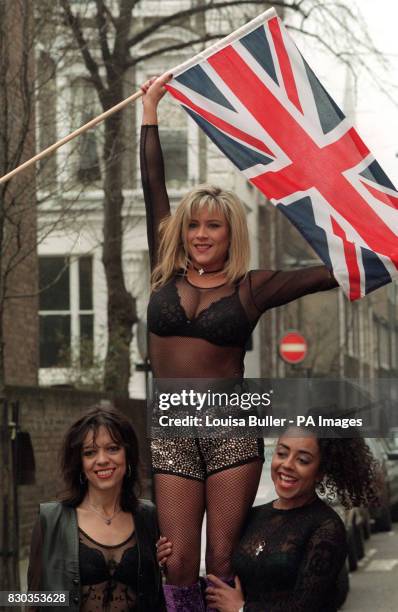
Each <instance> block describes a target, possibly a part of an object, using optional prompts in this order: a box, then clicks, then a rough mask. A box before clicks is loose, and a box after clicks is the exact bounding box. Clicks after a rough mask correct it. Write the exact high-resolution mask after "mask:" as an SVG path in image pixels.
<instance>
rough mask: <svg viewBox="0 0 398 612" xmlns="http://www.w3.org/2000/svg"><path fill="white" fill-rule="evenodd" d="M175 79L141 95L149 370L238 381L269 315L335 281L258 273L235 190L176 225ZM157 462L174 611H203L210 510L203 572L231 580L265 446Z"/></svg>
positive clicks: (207, 443)
mask: <svg viewBox="0 0 398 612" xmlns="http://www.w3.org/2000/svg"><path fill="white" fill-rule="evenodd" d="M170 78H171V77H170V76H169V77H160V78H157V79H156V78H154V79H151V80H150V81H148V82H146V83H145V84H144V85H143V86H142V90H143V93H144V95H143V107H144V112H143V127H142V136H141V172H142V181H143V189H144V196H145V204H146V209H147V229H148V242H149V251H150V258H151V265H152V289H153V291H152V294H151V298H150V302H149V308H148V328H149V350H150V360H151V366H152V370H153V373H154V376H155V377H156V378H209V379H210V378H211V379H215V378H225V379H228V378H229V379H231V378H237V379H241V378H242V377H243V368H244V366H243V361H244V356H245V346H246V343H247V341H248V339H249V337H250V334H251V333H252V331H253V329H254V327H255V325H256V323H257V321H258V319H259V318H260V316H261V314H262V313H264V312H265V311H266V310H268V309H269V308H272V307H275V306H279V305H281V304H285V303H287V302H289V301H291V300H293V299H296V298H298V297H300V296H302V295H305V294H308V293H312V292H315V291H322V290H326V289H331V288H333V287H336V282H335V280H334V278H333V277H332V276H331V274H330V273H329V271H328V269H327V268H326V267H324V266H317V267H314V268H309V269H306V270H298V271H290V272H281V271H270V270H255V271H253V270H252V271H249V236H248V230H247V224H246V217H245V211H244V208H243V206H242V204H241V203H240V202H239V200H238V198H237V197H236V196H235V195H234V194H232V193H230V192H228V191H224V190H222V189H220V188H218V187H213V186H206V185H205V186H199V187H197V188H195V189H193V190H192V191H190V192H189V193H188V194H187V195H186V196H185V197H184V198H183V199H182V201H181V203H180V205H179V206H178V208H177V210H176V212H175V213H174V214H173V215H170V207H169V200H168V195H167V191H166V185H165V178H164V166H163V158H162V151H161V147H160V142H159V135H158V127H157V123H158V118H157V107H158V104H159V101H160V99H161V98H162V96H163V95H164V93H165V87H164V85H165V83H166V82H167V81H168V80H169V79H170ZM152 461H153V470H154V481H155V493H156V502H157V507H158V513H159V522H160V531H161V533H162V534H164V535H166V536H167V537H168V539H169V540H171V541H172V542H173V555H172V557H171V558H170V560H169V563H168V568H167V569H168V581H169V584H167V585H166V586H165V596H166V602H167V605H168V610H179V611H185V610H187V611H188V610H189V611H190V612H195V611H196V610H198V611H199V610H205V604H204V603H203V599H202V594H201V589H200V584H199V582H198V576H199V564H200V535H201V525H202V521H203V516H204V512H205V511H206V513H207V550H206V570H207V572H208V573H211V574H214V575H216V576H219V577H222V578H223V579H225V580H228V579H229V578H230V577H231V575H232V570H231V556H232V550H233V548H234V546H235V544H236V543H237V540H238V537H239V534H240V531H241V528H242V525H243V522H244V519H245V517H246V514H247V512H248V510H249V508H250V507H251V505H252V503H253V500H254V497H255V495H256V491H257V487H258V482H259V478H260V472H261V464H262V461H263V444H262V440H257V439H253V438H245V439H241V438H230V439H220V438H212V439H209V438H201V439H193V438H178V439H167V440H165V439H155V440H153V441H152Z"/></svg>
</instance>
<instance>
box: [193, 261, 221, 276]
mask: <svg viewBox="0 0 398 612" xmlns="http://www.w3.org/2000/svg"><path fill="white" fill-rule="evenodd" d="M191 265H192V267H193V269H194V270H196V272H197V273H198V274H199V276H202V274H218V273H219V272H222V271H223V270H224V268H220V269H219V270H209V271H208V272H206V270H205V269H204V268H197V267H196V266H195V265H194V264H191Z"/></svg>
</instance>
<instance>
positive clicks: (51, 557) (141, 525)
mask: <svg viewBox="0 0 398 612" xmlns="http://www.w3.org/2000/svg"><path fill="white" fill-rule="evenodd" d="M134 523H135V535H136V541H137V546H138V553H139V568H138V591H137V595H138V611H139V612H161V611H163V610H165V609H166V608H165V607H164V601H163V595H162V586H161V576H160V572H159V567H158V564H157V562H156V551H155V543H156V540H157V538H158V526H157V520H156V511H155V506H154V505H153V504H152V503H151V502H149V501H146V500H140V501H139V503H138V506H137V509H136V511H135V512H134ZM28 588H29V590H30V591H33V590H38V591H69V608H68V609H69V610H72V611H74V612H77V611H78V610H79V609H80V571H79V536H78V527H77V519H76V511H75V509H74V508H71V507H68V506H64V505H63V504H62V503H60V502H50V503H46V504H40V517H39V520H38V523H37V524H36V526H35V528H34V531H33V536H32V547H31V553H30V559H29V569H28ZM36 610H40V608H36ZM43 610H44V608H43ZM52 610H57V611H58V612H65V610H66V608H65V607H52Z"/></svg>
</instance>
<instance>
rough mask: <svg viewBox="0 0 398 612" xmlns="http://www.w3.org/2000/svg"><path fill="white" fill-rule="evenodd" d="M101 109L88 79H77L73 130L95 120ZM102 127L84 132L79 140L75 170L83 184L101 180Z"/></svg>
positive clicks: (73, 106) (72, 110) (72, 114)
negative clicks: (100, 151)
mask: <svg viewBox="0 0 398 612" xmlns="http://www.w3.org/2000/svg"><path fill="white" fill-rule="evenodd" d="M100 112H101V109H100V107H99V102H98V100H97V93H96V91H95V89H94V88H93V86H92V84H91V83H90V82H89V81H87V80H86V79H83V78H81V79H76V80H75V81H74V82H73V83H72V108H71V124H72V128H73V129H77V128H78V127H80V126H82V125H84V124H85V123H88V121H90V120H91V119H94V117H96V116H97V115H98V114H99V113H100ZM101 129H102V128H101V126H96V127H95V128H93V129H91V130H88V131H86V132H84V133H83V134H82V135H81V136H79V138H78V143H77V145H76V148H75V149H74V164H73V165H74V168H75V175H76V178H77V179H78V180H79V181H80V182H81V183H87V184H89V183H93V182H95V181H99V180H101V167H100V157H99V150H100V146H101V142H100V140H101V138H100V134H101Z"/></svg>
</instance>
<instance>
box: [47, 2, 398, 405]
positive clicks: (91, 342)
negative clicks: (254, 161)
mask: <svg viewBox="0 0 398 612" xmlns="http://www.w3.org/2000/svg"><path fill="white" fill-rule="evenodd" d="M85 4H86V5H87V7H88V8H87V9H86V10H87V11H88V12H87V13H84V15H82V16H84V18H85V19H86V21H89V20H90V19H91V18H92V17H93V14H92V13H90V10H94V8H92V9H90V8H89V5H90V3H85ZM71 5H72V6H73V5H75V8H76V7H77V5H78V3H71ZM116 5H117V2H113V3H112V2H110V3H109V6H110V7H116ZM200 5H201V2H200V1H184V0H168V1H162V2H158V1H157V0H146V1H141V2H139V3H137V4H136V6H135V8H134V20H133V26H132V32H131V36H135V35H137V33H140V32H142V31H143V30H145V28H148V26H150V24H151V23H153V22H154V21H155V20H156V19H158V18H159V16H164V18H165V19H167V17H168V16H170V15H171V14H174V13H175V12H176V11H180V12H181V11H184V10H186V9H189V8H192V7H193V8H197V7H199V6H200ZM265 5H266V3H264V7H261V8H266V6H265ZM76 10H77V9H76ZM255 10H256V12H259V10H260V9H259V7H257V8H256V9H255ZM236 11H237V9H236V8H235V9H234V11H232V12H231V13H229V14H227V15H226V14H224V13H222V14H221V12H209V13H200V12H194V13H193V15H192V16H191V17H190V18H189V19H188V21H187V20H185V21H183V22H182V21H181V23H179V22H178V20H173V22H172V23H171V24H170V25H168V26H167V27H160V28H158V29H156V30H155V31H154V32H153V33H151V34H150V35H148V36H145V37H143V39H142V41H141V42H139V43H138V44H137V46H136V47H135V49H134V53H135V57H136V58H138V59H139V60H140V61H137V62H136V63H134V65H132V66H131V70H130V71H129V73H128V78H127V79H126V82H125V92H126V96H127V95H128V94H129V93H131V91H133V90H135V89H137V88H138V87H139V84H140V83H142V82H143V81H145V80H146V79H147V78H148V77H149V76H152V75H153V74H161V73H163V72H165V71H166V70H171V69H172V67H173V66H175V65H178V64H180V63H181V62H183V61H184V60H186V59H187V58H189V57H190V56H192V45H189V44H188V43H189V41H190V40H192V35H193V34H195V35H196V36H197V37H198V36H199V37H200V36H201V35H202V36H204V35H205V34H206V33H208V34H210V35H212V34H215V33H216V32H217V33H218V32H220V31H222V32H224V33H229V32H230V31H231V29H233V27H236V25H241V23H242V19H243V18H244V19H245V20H248V18H250V15H249V13H247V14H245V15H244V16H243V14H242V15H241V14H237V13H236ZM65 36H66V35H65V33H64V32H62V29H60V28H58V29H57V30H56V32H55V33H54V32H53V33H52V35H51V37H50V38H51V43H52V44H51V45H49V44H46V41H44V42H43V44H42V47H41V49H40V50H39V58H40V65H41V67H42V75H43V76H42V78H43V82H44V88H43V92H44V94H43V96H42V98H41V100H40V101H39V125H40V126H41V127H40V129H39V140H40V146H41V147H43V146H45V145H47V144H49V141H53V140H56V138H59V137H61V136H63V135H66V134H67V133H69V132H70V131H71V130H72V129H74V128H76V127H78V126H79V125H81V124H83V123H84V122H85V121H87V120H88V119H90V118H91V117H93V116H95V115H96V114H98V113H99V112H100V110H101V109H100V106H99V103H98V100H97V97H96V92H95V91H94V89H93V87H92V85H91V83H90V82H89V80H88V79H87V73H86V71H85V67H84V65H83V64H82V61H81V58H80V56H79V55H78V53H77V50H73V49H72V51H71V52H70V53H64V55H62V51H64V49H65V45H64V42H65ZM54 40H55V41H56V44H54ZM47 42H48V41H47ZM184 44H187V45H188V46H187V47H186V49H184V48H183V47H184ZM179 47H181V48H179ZM158 49H164V52H163V53H162V54H161V55H158V54H157V50H158ZM93 53H94V56H95V57H97V56H98V57H99V50H98V49H96V48H95V46H94V47H93ZM96 54H97V55H96ZM140 58H141V59H140ZM144 58H145V59H144ZM46 75H47V78H46ZM50 75H52V76H51V78H49V76H50ZM123 112H124V119H123V121H124V124H125V136H126V138H125V146H124V150H123V151H121V152H120V153H118V154H120V155H121V156H122V157H123V174H124V178H123V181H124V190H123V194H124V199H125V204H124V213H123V214H124V237H123V245H124V247H123V248H124V251H123V263H124V275H125V281H126V285H127V287H128V289H129V291H130V292H131V293H132V295H133V296H134V297H135V298H136V300H137V311H138V316H139V324H138V326H136V327H138V328H139V333H138V334H137V333H135V337H134V341H133V343H132V346H131V357H132V364H133V367H132V371H131V382H130V394H131V396H133V397H138V398H139V397H143V396H144V393H145V373H144V372H143V371H142V362H143V358H144V357H145V355H144V353H145V349H144V348H143V347H142V346H139V343H137V336H138V337H139V338H143V337H145V332H143V330H145V311H146V304H147V301H148V295H149V265H148V253H147V244H146V229H145V211H144V203H143V196H142V190H141V185H140V178H139V158H138V142H139V130H140V116H141V105H140V103H137V104H136V105H135V106H134V107H131V108H128V109H127V110H125V111H123ZM54 117H57V122H56V123H54V121H53V118H54ZM160 133H161V140H162V145H163V150H164V155H165V160H166V174H167V183H168V189H169V195H170V201H171V205H172V208H173V207H175V206H176V205H177V203H178V202H179V200H180V199H181V197H182V195H183V194H184V193H185V192H186V191H187V190H188V189H189V188H190V187H192V186H193V185H196V184H198V183H203V182H208V183H213V184H219V185H222V186H223V187H226V188H228V189H232V190H234V191H235V192H236V193H237V194H238V195H239V196H240V197H241V199H242V201H243V202H244V204H245V206H246V209H247V216H248V223H249V231H250V239H251V246H252V267H253V268H256V267H259V266H261V267H268V268H274V269H278V268H284V269H286V268H294V267H303V266H304V267H305V266H308V265H313V264H317V263H319V260H318V259H317V257H316V256H315V255H314V253H313V252H312V250H311V249H310V247H309V246H308V245H307V244H306V243H305V241H304V240H303V239H302V238H301V236H300V235H299V234H298V233H297V232H296V230H295V229H294V228H293V227H292V226H291V225H289V224H288V222H287V221H286V220H285V219H284V218H282V215H281V214H280V213H279V212H278V211H276V210H275V209H274V208H273V207H272V206H271V205H270V204H267V203H265V202H264V198H263V196H261V194H259V193H258V192H257V191H256V190H255V189H254V188H253V187H252V186H251V185H250V184H248V183H247V182H246V181H245V180H244V179H243V177H242V176H241V175H239V173H237V171H236V170H235V169H234V168H233V167H232V165H231V164H230V162H229V161H228V160H227V159H226V158H224V157H222V156H221V155H220V154H219V153H218V151H217V150H216V149H215V147H214V146H213V144H212V143H211V142H210V141H209V140H208V139H206V137H205V136H204V135H203V134H202V133H201V132H200V131H199V129H198V128H197V126H196V125H194V124H193V122H191V121H190V119H189V118H188V117H187V115H186V114H184V113H183V111H181V109H179V108H178V107H177V106H176V104H175V102H174V101H172V100H171V99H169V98H167V97H166V98H165V99H164V100H163V101H162V103H161V108H160ZM102 139H103V130H102V128H101V126H99V127H97V128H96V129H95V130H94V131H92V132H88V133H87V134H86V135H85V136H84V137H83V138H81V140H80V142H77V141H73V142H72V143H70V144H69V145H67V146H65V147H63V148H62V149H61V150H59V152H58V153H57V155H56V156H54V157H53V159H52V160H51V161H50V162H49V165H48V166H47V169H46V168H44V169H43V175H45V173H46V172H47V175H48V176H47V179H48V180H49V181H50V185H52V187H49V186H48V182H47V184H46V185H42V186H41V192H40V193H41V200H42V201H43V203H42V205H41V208H40V218H39V219H40V220H39V225H40V227H39V235H41V238H40V244H39V255H40V279H41V281H40V282H41V287H42V288H46V290H45V291H43V293H42V294H41V298H40V309H39V318H40V330H41V332H40V333H41V344H40V347H41V348H40V370H39V373H40V383H41V384H44V385H51V384H71V385H80V384H82V383H83V384H91V385H94V386H95V385H98V384H100V380H101V375H102V368H103V361H104V357H105V352H106V343H107V332H106V329H107V325H106V323H107V321H106V303H107V286H106V282H105V276H104V270H103V265H102V260H101V257H102V223H103V209H102V202H103V190H102V179H103V173H104V169H103V161H102V158H101V150H102ZM396 314H397V296H396V287H395V285H394V286H391V287H388V288H385V289H381V290H379V291H377V292H376V293H375V294H374V295H372V296H370V297H368V298H366V299H365V300H362V301H361V302H360V303H358V304H353V303H349V302H348V301H347V300H346V298H345V297H344V296H343V294H342V292H341V291H340V290H337V289H336V290H333V291H331V292H327V293H324V294H317V295H312V296H307V297H305V298H303V299H301V300H298V301H296V302H294V303H293V304H290V305H287V306H284V307H281V308H278V309H276V310H273V311H270V312H269V313H268V314H267V315H266V316H264V317H263V319H262V322H261V325H260V326H259V328H258V329H257V330H256V331H255V333H254V334H253V339H252V343H251V346H250V347H249V349H250V350H249V351H248V353H247V359H246V374H247V375H248V376H251V377H259V376H274V377H284V376H288V377H290V376H317V377H319V376H330V377H354V378H366V377H371V378H372V377H378V376H380V375H387V376H390V375H392V374H393V373H394V372H395V370H396V369H397V356H398V341H397V333H398V332H397V325H396ZM291 329H296V330H298V331H300V332H302V333H303V335H304V336H305V337H306V339H307V342H308V347H309V351H308V355H307V357H306V359H305V360H304V361H303V362H302V363H301V364H299V365H298V366H290V365H287V364H285V363H284V362H283V361H282V360H281V358H280V356H279V340H280V338H281V337H282V335H283V334H284V333H285V332H286V331H288V330H291ZM135 331H136V332H137V331H138V330H137V329H136V330H135ZM141 344H143V343H141Z"/></svg>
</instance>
